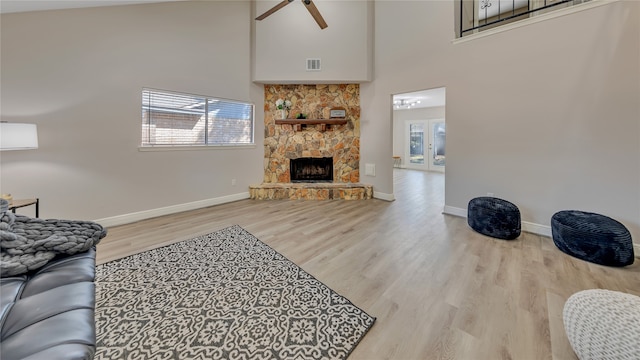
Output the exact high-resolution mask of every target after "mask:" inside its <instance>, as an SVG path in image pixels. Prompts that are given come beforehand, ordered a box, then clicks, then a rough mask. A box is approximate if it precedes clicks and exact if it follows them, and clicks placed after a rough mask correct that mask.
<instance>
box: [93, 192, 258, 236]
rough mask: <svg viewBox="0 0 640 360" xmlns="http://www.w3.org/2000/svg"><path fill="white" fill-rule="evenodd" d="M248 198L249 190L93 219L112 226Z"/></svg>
mask: <svg viewBox="0 0 640 360" xmlns="http://www.w3.org/2000/svg"><path fill="white" fill-rule="evenodd" d="M248 198H249V192H245V193H239V194H233V195H227V196H222V197H219V198H213V199H207V200H199V201H194V202H190V203H185V204H178V205H171V206H167V207H163V208H157V209H151V210H144V211H139V212H135V213H130V214H124V215H117V216H112V217H108V218H104V219H98V220H93V221H95V222H97V223H99V224H100V225H102V226H104V227H107V228H108V227H112V226H118V225H124V224H130V223H134V222H136V221H141V220H146V219H151V218H154V217H158V216H164V215H171V214H175V213H179V212H183V211H189V210H195V209H201V208H205V207H209V206H214V205H220V204H226V203H230V202H234V201H238V200H244V199H248Z"/></svg>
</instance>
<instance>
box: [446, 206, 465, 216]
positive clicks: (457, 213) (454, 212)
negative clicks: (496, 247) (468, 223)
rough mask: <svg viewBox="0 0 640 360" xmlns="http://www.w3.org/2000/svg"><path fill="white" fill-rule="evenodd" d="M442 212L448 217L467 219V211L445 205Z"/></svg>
mask: <svg viewBox="0 0 640 360" xmlns="http://www.w3.org/2000/svg"><path fill="white" fill-rule="evenodd" d="M442 212H443V213H445V214H447V215H453V216H460V217H463V218H466V217H467V209H462V208H457V207H453V206H449V205H445V206H444V210H443V211H442Z"/></svg>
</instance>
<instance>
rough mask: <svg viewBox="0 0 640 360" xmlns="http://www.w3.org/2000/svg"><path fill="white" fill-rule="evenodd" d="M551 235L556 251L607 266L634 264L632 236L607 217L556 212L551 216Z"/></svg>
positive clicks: (624, 228) (572, 212) (575, 212)
mask: <svg viewBox="0 0 640 360" xmlns="http://www.w3.org/2000/svg"><path fill="white" fill-rule="evenodd" d="M551 234H552V236H553V243H554V244H556V246H557V247H558V249H560V250H562V252H564V253H566V254H569V255H571V256H573V257H576V258H578V259H581V260H585V261H589V262H592V263H595V264H600V265H607V266H627V265H631V264H633V256H634V254H633V242H632V241H631V233H629V230H627V228H626V227H625V226H624V225H622V224H621V223H620V222H618V221H616V220H614V219H612V218H610V217H608V216H604V215H600V214H596V213H591V212H586V211H579V210H563V211H558V212H557V213H555V214H553V216H552V217H551Z"/></svg>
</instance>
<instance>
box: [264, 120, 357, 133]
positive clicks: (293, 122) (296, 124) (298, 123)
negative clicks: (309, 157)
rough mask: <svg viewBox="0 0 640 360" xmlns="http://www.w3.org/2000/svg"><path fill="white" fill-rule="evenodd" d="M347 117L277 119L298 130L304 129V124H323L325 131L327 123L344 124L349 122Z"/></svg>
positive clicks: (280, 122) (277, 122) (322, 128)
mask: <svg viewBox="0 0 640 360" xmlns="http://www.w3.org/2000/svg"><path fill="white" fill-rule="evenodd" d="M347 121H348V120H347V119H345V118H339V119H276V124H279V125H285V124H287V125H291V126H293V128H294V129H295V130H296V131H300V130H301V129H302V125H321V130H322V131H324V130H325V129H326V126H327V125H344V124H346V123H347Z"/></svg>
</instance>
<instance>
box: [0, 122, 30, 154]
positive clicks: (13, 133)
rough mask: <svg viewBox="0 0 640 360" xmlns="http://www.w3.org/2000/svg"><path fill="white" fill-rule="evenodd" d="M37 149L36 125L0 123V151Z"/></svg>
mask: <svg viewBox="0 0 640 360" xmlns="http://www.w3.org/2000/svg"><path fill="white" fill-rule="evenodd" d="M37 148H38V129H37V127H36V124H18V123H4V122H3V123H0V150H29V149H37Z"/></svg>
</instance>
